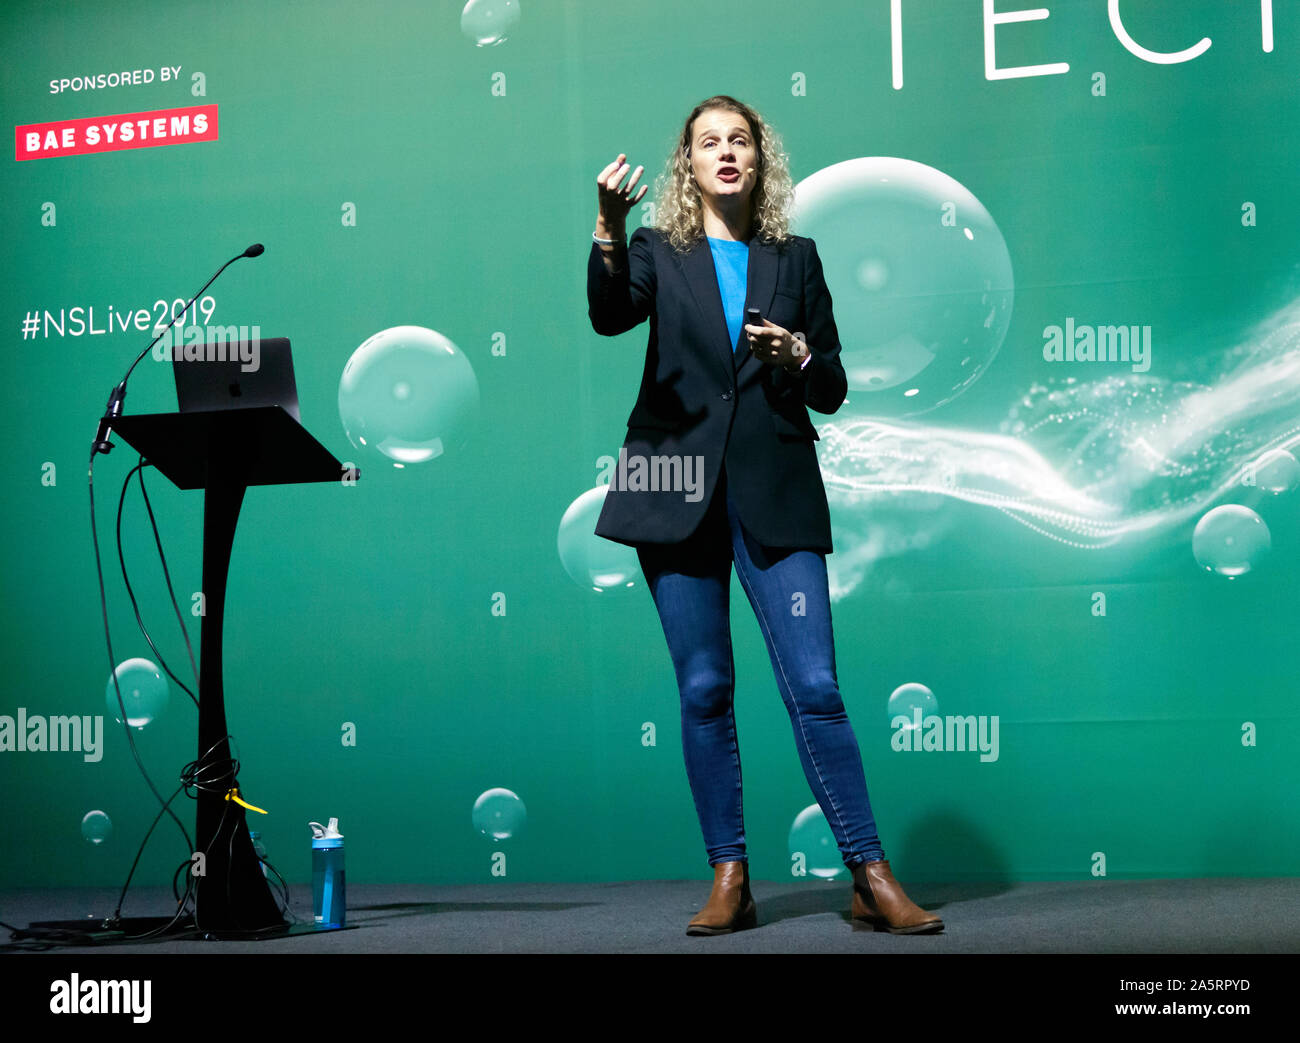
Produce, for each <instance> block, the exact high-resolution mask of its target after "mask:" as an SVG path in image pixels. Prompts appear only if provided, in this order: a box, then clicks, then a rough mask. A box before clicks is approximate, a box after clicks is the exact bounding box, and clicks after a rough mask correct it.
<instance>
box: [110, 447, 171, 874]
mask: <svg viewBox="0 0 1300 1043" xmlns="http://www.w3.org/2000/svg"><path fill="white" fill-rule="evenodd" d="M97 455H98V454H97V453H96V452H95V451H94V450H93V449H92V450H91V453H90V466H89V468H88V469H87V472H86V474H87V486H88V489H89V493H90V535H91V543H92V544H93V545H94V548H95V574H96V576H97V578H98V580H99V607H100V611H101V613H102V614H103V617H104V642H105V644H106V645H107V647H108V669H109V673H110V676H111V677H112V680H113V690H114V692H116V694H117V705H118V709H119V710H120V711H121V713H122V730H123V731H124V732H125V733H126V741H127V744H128V745H129V746H130V747H131V756H132V757H133V758H134V759H135V763H136V767H137V768H139V769H140V775H141V776H142V777H143V778H144V781H145V784H146V785H147V786H148V787H149V790H150V792H151V793H153V795H154V799H155V800H157V801H158V803H159V804H160V805H162V806H163V808H164V809H166V810H167V812H168V814H170V815H171V817H172V820H173V821H174V822H175V823H176V828H177V829H179V830H180V831H181V836H183V837H184V838H185V850H186V851H193V850H194V843H193V841H191V840H190V835H189V832H188V831H187V830H186V828H185V826H184V824H183V823H182V822H181V820H180V819H179V818H177V817H176V813H175V812H174V811H171V810H170V808H169V807H168V802H166V801H164V800H163V798H162V794H161V793H159V792H158V788H157V787H156V786H155V785H154V784H153V780H152V779H151V778H149V773H148V772H147V771H145V767H144V762H143V761H141V759H140V751H139V750H137V749H136V746H135V737H134V736H133V735H132V734H131V725H130V724H129V723H128V720H127V712H126V703H125V702H124V700H123V699H122V686H121V684H119V683H118V677H117V660H116V659H115V658H114V656H113V638H112V632H111V629H110V627H109V623H108V595H107V592H106V591H105V588H104V562H103V559H102V557H101V555H100V553H99V531H98V529H97V528H96V526H95V457H96V456H97Z"/></svg>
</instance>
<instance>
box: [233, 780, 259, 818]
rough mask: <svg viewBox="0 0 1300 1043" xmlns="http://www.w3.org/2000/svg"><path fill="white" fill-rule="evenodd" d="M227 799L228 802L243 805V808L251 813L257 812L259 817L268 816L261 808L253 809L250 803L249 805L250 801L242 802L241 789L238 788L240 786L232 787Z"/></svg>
mask: <svg viewBox="0 0 1300 1043" xmlns="http://www.w3.org/2000/svg"><path fill="white" fill-rule="evenodd" d="M226 799H227V800H233V801H234V802H235V803H236V804H239V805H241V806H242V807H245V808H248V810H249V811H256V812H257V813H258V814H259V815H265V814H266V812H265V811H263V810H262V809H261V808H255V807H253V805H252V804H250V803H248V801H246V800H240V798H239V787H238V786H232V787H230V792H228V793H227V794H226Z"/></svg>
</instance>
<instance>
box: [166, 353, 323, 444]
mask: <svg viewBox="0 0 1300 1043" xmlns="http://www.w3.org/2000/svg"><path fill="white" fill-rule="evenodd" d="M182 351H183V352H184V353H185V354H189V353H191V352H192V351H193V349H192V348H188V347H187V348H184V349H182ZM172 371H173V373H175V375H176V404H177V406H178V408H179V410H180V412H182V413H200V412H205V411H209V410H214V409H252V408H255V407H257V406H282V407H283V408H284V411H285V412H286V413H288V414H289V415H290V416H291V417H293V418H294V419H295V420H297V421H298V422H299V423H302V417H301V416H300V415H299V414H298V385H297V383H296V382H295V381H294V378H293V355H292V354H291V353H290V351H289V340H288V338H287V337H274V338H270V339H260V338H259V339H256V340H240V341H235V340H232V341H216V342H209V343H208V344H206V345H204V351H203V357H202V358H194V359H187V358H183V357H182V358H175V357H173V359H172Z"/></svg>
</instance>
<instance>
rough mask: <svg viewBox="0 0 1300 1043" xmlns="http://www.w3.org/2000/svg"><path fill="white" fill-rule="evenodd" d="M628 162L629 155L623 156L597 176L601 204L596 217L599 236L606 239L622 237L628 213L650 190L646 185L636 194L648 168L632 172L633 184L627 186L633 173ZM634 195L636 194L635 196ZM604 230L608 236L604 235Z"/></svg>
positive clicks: (597, 191) (631, 182)
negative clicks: (643, 174)
mask: <svg viewBox="0 0 1300 1043" xmlns="http://www.w3.org/2000/svg"><path fill="white" fill-rule="evenodd" d="M626 159H627V155H626V154H625V153H623V152H620V153H619V154H618V159H616V160H614V162H613V163H611V164H610V165H609V166H607V167H606V168H605V169H604V170H602V171H601V172H600V173H599V174H598V175H597V176H596V195H597V200H598V202H599V204H600V212H599V214H598V215H597V217H596V234H597V235H600V237H601V238H602V239H617V238H620V237H621V236H622V234H623V229H624V226H625V225H626V223H627V212H628V211H629V210H631V209H632V207H633V206H635V205H636V204H637V203H639V202H641V200H642V199H644V198H645V194H646V192H647V190H648V189H649V186H648V185H642V186H641V190H640V191H639V192H636V183H637V182H638V181H639V180H640V179H641V174H642V172H644V170H645V167H637V168H636V170H634V171H632V178H631V180H630V181H628V183H627V184H626V185H624V184H623V179H624V178H625V177H627V172H628V169H629V167H628V164H627V163H626V162H625V160H626ZM633 192H636V194H635V195H633ZM602 230H603V232H604V233H605V234H601V233H602Z"/></svg>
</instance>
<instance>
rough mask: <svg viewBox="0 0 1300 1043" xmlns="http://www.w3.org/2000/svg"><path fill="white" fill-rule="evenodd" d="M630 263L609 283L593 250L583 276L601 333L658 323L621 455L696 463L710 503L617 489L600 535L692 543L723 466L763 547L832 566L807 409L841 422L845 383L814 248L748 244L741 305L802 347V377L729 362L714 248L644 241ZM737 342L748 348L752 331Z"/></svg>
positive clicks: (796, 241)
mask: <svg viewBox="0 0 1300 1043" xmlns="http://www.w3.org/2000/svg"><path fill="white" fill-rule="evenodd" d="M620 252H621V251H620ZM625 257H626V263H624V264H623V265H622V266H621V268H620V270H619V271H618V272H615V273H614V274H610V273H609V272H608V271H606V268H605V262H604V256H603V254H602V253H601V250H600V247H599V246H597V245H596V244H594V243H593V244H592V250H591V256H590V258H589V260H588V265H587V303H588V314H589V315H590V317H591V325H592V328H593V329H594V330H595V331H596V332H597V333H599V334H602V335H604V336H607V337H612V336H615V335H617V334H619V333H623V332H625V331H627V330H630V329H632V327H634V326H636V325H638V324H639V323H641V322H643V321H644V320H645V319H646V318H647V317H649V319H650V341H649V344H648V345H647V346H646V358H645V371H644V373H643V374H642V377H641V390H640V393H639V394H638V396H637V400H636V405H635V406H634V407H633V408H632V412H631V415H630V416H629V417H628V420H627V427H628V431H627V440H626V442H625V443H624V445H623V453H625V454H626V455H627V458H628V460H634V459H636V458H637V457H638V455H639V456H640V458H641V459H643V460H644V459H648V460H650V462H651V465H652V466H653V465H654V464H655V463H656V461H655V459H654V458H656V457H659V458H663V457H672V456H676V457H679V458H681V460H682V462H685V459H686V458H687V457H690V458H700V460H699V462H700V463H701V464H702V466H703V496H702V497H700V498H699V499H697V500H694V501H692V500H691V499H689V498H688V496H687V494H685V493H684V492H683V491H682V490H681V488H680V486H679V487H678V488H667V489H663V488H661V489H659V490H658V491H646V490H643V489H628V488H619V484H620V481H619V478H618V477H617V476H616V477H615V479H614V481H613V482H612V483H611V486H610V488H609V491H608V492H607V493H606V496H605V506H604V508H603V509H602V511H601V514H600V518H599V520H598V522H597V524H596V534H597V535H599V536H603V537H606V538H607V539H610V540H614V541H616V542H618V543H626V544H631V545H633V546H635V545H637V544H643V543H676V542H678V541H680V540H684V539H686V538H687V537H688V536H690V535H691V533H692V532H694V531H695V528H696V526H697V525H698V524H699V522H700V520H701V519H702V518H703V516H704V512H705V511H706V509H707V508H708V506H709V501H710V500H711V499H712V496H713V490H714V488H715V486H716V484H717V481H718V475H719V473H720V471H721V468H722V464H723V461H724V460H725V462H726V470H727V482H728V485H729V487H730V490H731V495H732V499H733V500H734V501H735V503H736V508H737V510H738V511H739V513H740V517H741V520H742V521H743V522H744V525H745V528H746V529H748V530H749V532H750V533H751V534H752V535H753V536H754V537H755V538H756V539H757V540H758V541H759V543H761V544H764V545H765V546H768V547H797V548H802V549H808V550H819V551H824V552H826V553H830V552H831V551H832V550H833V547H832V544H831V525H830V512H829V510H828V509H827V506H826V490H825V488H824V487H823V485H822V477H821V468H820V467H819V466H818V463H817V453H816V450H815V449H814V447H813V442H814V441H816V439H817V431H816V429H815V428H814V427H813V425H812V422H811V421H810V420H809V419H808V408H812V409H815V410H817V412H819V413H834V412H835V411H836V410H837V409H839V407H840V404H841V403H842V402H843V401H844V396H845V393H846V391H847V387H848V384H847V381H846V379H845V376H844V367H843V366H842V365H841V364H840V359H839V354H840V341H839V334H838V332H837V331H836V329H835V319H834V316H833V315H832V314H831V295H830V291H829V290H828V289H827V287H826V280H825V277H824V276H823V274H822V265H821V260H820V258H818V256H817V247H816V245H815V244H814V243H813V241H812V240H811V239H807V238H804V237H801V236H795V237H794V238H793V240H792V241H788V242H787V243H785V244H784V245H783V246H778V245H776V244H774V243H771V242H768V241H765V240H760V239H759V238H758V237H755V238H754V239H753V240H751V242H750V251H749V269H748V281H747V293H746V301H745V306H746V307H747V308H758V309H759V310H760V311H761V312H762V314H763V316H764V317H765V318H768V319H770V320H771V321H772V322H774V323H776V324H777V325H778V326H782V327H784V328H785V329H787V330H789V331H790V332H791V333H799V332H802V333H803V334H804V336H805V337H806V338H807V342H808V345H809V347H810V348H811V350H812V360H811V361H810V362H809V363H808V365H807V367H806V368H805V369H804V370H803V371H802V372H801V373H799V374H798V375H791V374H790V373H787V372H786V371H785V369H784V368H782V367H780V366H771V365H767V364H765V363H761V362H759V361H758V360H757V359H755V358H754V357H753V356H752V355H750V354H749V352H748V350H746V351H745V352H744V354H743V356H742V361H741V362H740V364H739V367H738V368H737V366H736V364H735V363H733V361H732V356H733V352H734V350H735V348H736V345H733V344H732V343H731V338H730V335H729V334H728V332H727V321H726V317H725V315H724V313H723V309H722V295H721V293H720V292H719V290H718V277H717V272H716V270H715V268H714V264H713V253H712V251H711V250H710V249H709V244H708V241H707V240H705V239H701V240H700V242H699V243H698V244H696V245H695V246H693V247H692V248H691V250H690V252H689V253H687V254H684V255H683V254H678V253H677V252H676V251H675V250H673V248H672V246H671V245H670V244H669V243H668V240H667V237H666V235H665V234H664V233H662V232H659V231H657V230H655V229H650V228H638V229H637V230H636V231H635V232H633V233H632V238H631V240H630V241H629V243H628V245H627V250H626V254H625ZM737 343H738V344H739V343H745V344H746V346H747V345H748V338H747V337H746V336H745V333H744V331H743V330H742V331H741V334H740V340H739V341H738V342H737ZM658 462H660V463H662V462H663V461H662V459H661V460H660V461H658ZM623 473H624V474H626V473H627V472H626V471H624V472H623ZM663 473H664V474H665V475H667V473H668V472H667V471H666V470H665V471H664V472H663ZM665 484H672V483H671V482H666V483H665Z"/></svg>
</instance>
